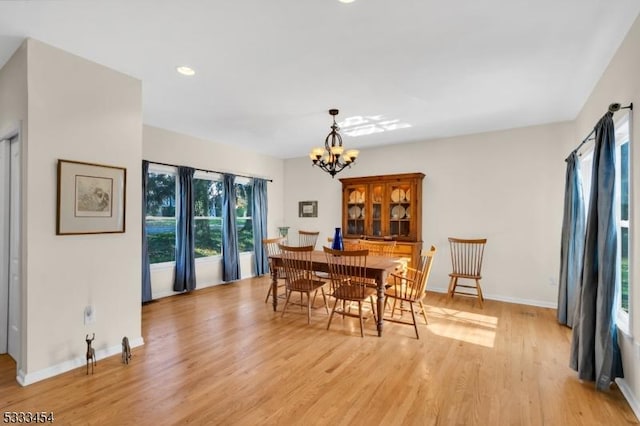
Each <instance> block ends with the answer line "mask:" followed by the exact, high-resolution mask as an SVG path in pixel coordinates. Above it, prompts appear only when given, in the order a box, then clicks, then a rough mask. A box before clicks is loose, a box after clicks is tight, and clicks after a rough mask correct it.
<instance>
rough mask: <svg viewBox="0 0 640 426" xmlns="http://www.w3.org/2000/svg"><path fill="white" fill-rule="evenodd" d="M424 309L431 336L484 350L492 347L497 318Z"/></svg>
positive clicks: (456, 311)
mask: <svg viewBox="0 0 640 426" xmlns="http://www.w3.org/2000/svg"><path fill="white" fill-rule="evenodd" d="M426 308H427V317H428V318H429V330H430V331H431V332H432V333H433V334H435V335H438V336H442V337H447V338H449V339H455V340H460V341H463V342H466V343H471V344H474V345H480V346H484V347H486V348H493V347H494V344H495V338H496V329H497V328H498V318H497V317H493V316H490V315H482V314H477V313H474V312H466V311H460V310H457V309H446V308H441V307H433V306H426ZM432 320H433V321H432Z"/></svg>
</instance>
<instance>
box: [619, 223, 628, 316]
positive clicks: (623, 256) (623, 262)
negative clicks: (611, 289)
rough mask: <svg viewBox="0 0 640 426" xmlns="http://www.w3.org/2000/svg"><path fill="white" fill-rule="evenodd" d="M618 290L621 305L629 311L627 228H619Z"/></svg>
mask: <svg viewBox="0 0 640 426" xmlns="http://www.w3.org/2000/svg"><path fill="white" fill-rule="evenodd" d="M620 238H621V241H620V291H621V293H622V297H621V306H622V309H623V310H624V311H625V312H627V313H628V312H629V228H626V227H622V228H620Z"/></svg>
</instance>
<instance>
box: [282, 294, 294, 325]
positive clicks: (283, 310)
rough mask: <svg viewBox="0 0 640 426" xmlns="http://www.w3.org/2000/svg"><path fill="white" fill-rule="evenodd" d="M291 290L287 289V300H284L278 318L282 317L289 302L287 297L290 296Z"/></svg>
mask: <svg viewBox="0 0 640 426" xmlns="http://www.w3.org/2000/svg"><path fill="white" fill-rule="evenodd" d="M291 293H292V292H291V291H287V300H286V301H285V302H284V308H282V315H280V318H282V317H284V312H285V311H286V310H287V305H288V304H289V298H290V297H291Z"/></svg>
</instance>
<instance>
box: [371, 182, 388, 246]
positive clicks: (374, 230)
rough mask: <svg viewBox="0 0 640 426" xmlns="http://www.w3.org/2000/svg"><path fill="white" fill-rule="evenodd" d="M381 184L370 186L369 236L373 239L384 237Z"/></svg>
mask: <svg viewBox="0 0 640 426" xmlns="http://www.w3.org/2000/svg"><path fill="white" fill-rule="evenodd" d="M384 188H385V185H383V184H372V185H371V235H373V236H374V237H382V236H384V235H385V233H386V232H385V230H384V226H383V224H384V222H383V219H382V212H383V208H382V203H383V202H384V197H385V193H384Z"/></svg>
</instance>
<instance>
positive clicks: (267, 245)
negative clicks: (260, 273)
mask: <svg viewBox="0 0 640 426" xmlns="http://www.w3.org/2000/svg"><path fill="white" fill-rule="evenodd" d="M286 240H287V239H286V238H285V237H277V238H265V239H263V240H262V246H263V247H264V251H265V252H266V253H267V256H269V269H270V270H271V271H273V268H274V265H273V260H272V259H271V256H273V255H274V254H280V247H278V245H279V244H285V242H286ZM275 268H276V269H277V271H276V274H277V279H278V287H284V286H285V283H284V276H285V273H284V268H282V267H275ZM271 291H272V286H271V281H269V290H268V291H267V297H265V298H264V303H267V301H269V296H271ZM285 293H286V292H285ZM285 297H286V295H285Z"/></svg>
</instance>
